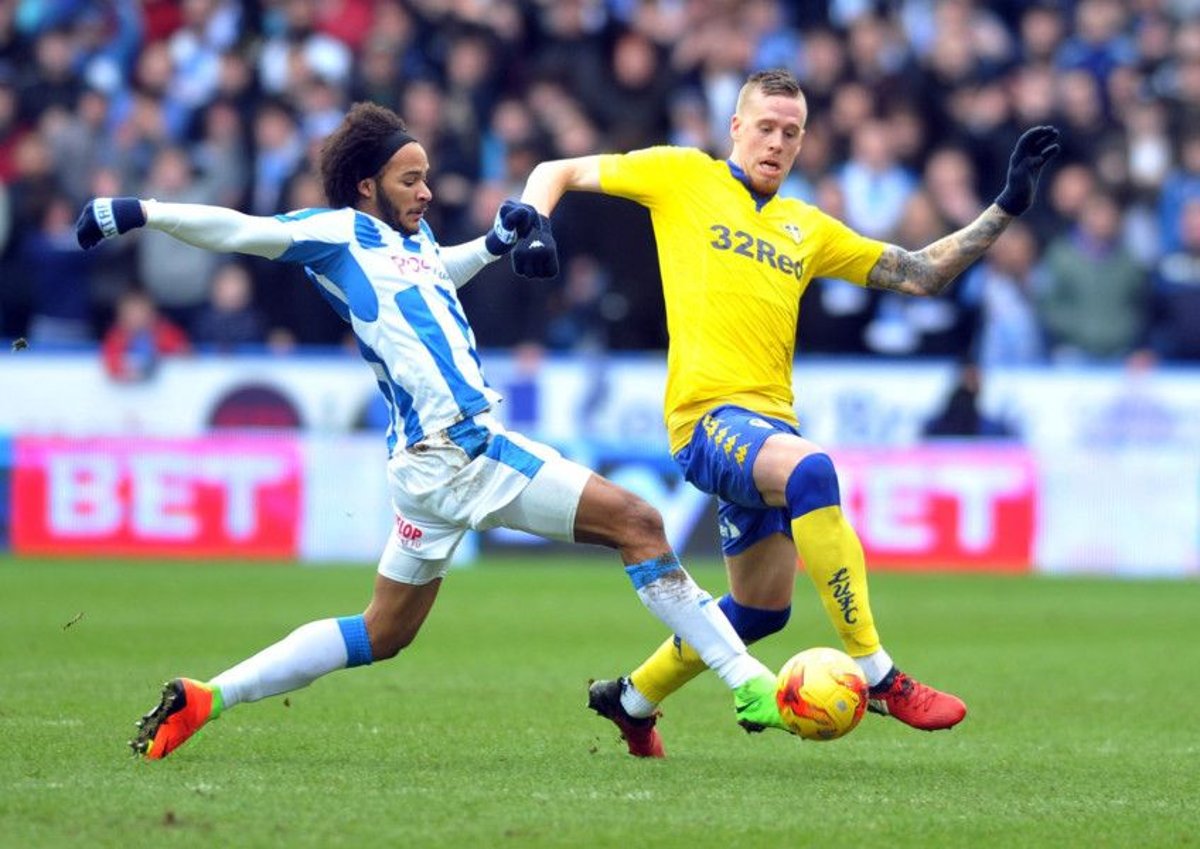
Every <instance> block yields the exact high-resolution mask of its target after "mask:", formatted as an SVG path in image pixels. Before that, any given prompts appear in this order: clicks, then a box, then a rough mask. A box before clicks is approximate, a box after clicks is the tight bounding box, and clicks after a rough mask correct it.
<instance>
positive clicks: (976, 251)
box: [867, 204, 1012, 295]
mask: <svg viewBox="0 0 1200 849" xmlns="http://www.w3.org/2000/svg"><path fill="white" fill-rule="evenodd" d="M1010 221H1012V216H1011V215H1009V214H1008V213H1007V212H1005V211H1004V210H1002V209H1001V208H1000V207H998V206H996V205H995V204H993V205H991V206H989V207H988V208H987V209H985V210H984V211H983V213H982V214H981V215H980V216H979V217H978V218H976V219H975V220H974V221H972V222H971V223H970V224H968V225H967V226H966V227H964V228H962V229H961V230H959V231H958V232H956V233H951V234H950V235H949V236H946V237H944V238H942V239H938V240H937V241H936V242H934V243H933V244H932V245H929V246H928V247H926V248H924V249H922V250H919V251H906V250H904V248H898V247H896V246H895V245H888V247H887V248H886V249H885V250H884V252H883V254H882V255H881V256H880V257H879V260H878V261H877V262H876V263H875V265H874V267H872V268H871V273H870V274H869V275H868V276H867V285H868V286H870V287H871V288H872V289H889V290H891V291H893V292H903V293H904V294H906V295H938V294H941V292H942V291H943V290H944V289H945V288H946V287H947V286H949V285H950V283H951V281H953V280H954V278H955V277H957V276H958V275H959V274H961V273H962V271H963V269H965V268H966V267H967V266H968V265H970V264H971V263H973V262H974V261H975V260H977V259H978V258H979V257H980V255H982V254H983V252H984V251H986V250H987V249H988V248H989V247H991V245H992V243H993V242H994V241H996V239H997V238H998V237H999V236H1000V234H1001V233H1003V232H1004V228H1005V227H1007V226H1008V224H1009V222H1010Z"/></svg>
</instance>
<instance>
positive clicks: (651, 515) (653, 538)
mask: <svg viewBox="0 0 1200 849" xmlns="http://www.w3.org/2000/svg"><path fill="white" fill-rule="evenodd" d="M617 523H618V526H617V529H616V534H617V543H618V544H619V545H628V546H633V545H653V544H656V543H658V542H660V541H661V540H664V539H666V531H665V530H664V528H663V520H662V514H661V513H659V512H658V510H656V509H655V508H654V507H653V506H652V505H651V504H650V503H649V502H647V501H644V500H643V499H641V498H638V497H637V496H636V495H634V494H633V493H631V492H630V493H626V496H625V499H624V501H623V503H622V505H621V509H620V511H619V517H618V518H617Z"/></svg>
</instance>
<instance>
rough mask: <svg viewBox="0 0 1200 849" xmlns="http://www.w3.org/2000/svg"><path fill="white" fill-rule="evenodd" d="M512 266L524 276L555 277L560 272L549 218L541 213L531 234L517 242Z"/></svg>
mask: <svg viewBox="0 0 1200 849" xmlns="http://www.w3.org/2000/svg"><path fill="white" fill-rule="evenodd" d="M512 267H513V271H515V272H516V273H517V274H520V275H521V276H522V277H554V276H555V275H556V274H558V248H557V247H556V246H555V244H554V233H553V232H552V231H551V229H550V219H549V218H547V217H546V216H544V215H539V216H538V217H537V223H536V224H534V225H533V229H532V230H531V231H530V232H529V235H528V236H526V237H525V238H524V239H522V240H521V241H520V242H518V243H517V247H516V250H514V251H513V252H512Z"/></svg>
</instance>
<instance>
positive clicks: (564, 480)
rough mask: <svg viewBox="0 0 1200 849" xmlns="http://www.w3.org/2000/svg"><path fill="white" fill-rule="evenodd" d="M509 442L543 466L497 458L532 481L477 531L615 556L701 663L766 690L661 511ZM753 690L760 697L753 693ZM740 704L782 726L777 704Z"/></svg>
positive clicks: (731, 680)
mask: <svg viewBox="0 0 1200 849" xmlns="http://www.w3.org/2000/svg"><path fill="white" fill-rule="evenodd" d="M505 438H506V439H507V440H508V441H509V444H510V446H512V447H513V448H515V449H518V450H519V451H523V452H528V453H530V454H531V455H532V456H533V457H535V458H537V461H538V462H536V463H533V462H529V461H526V460H523V459H522V458H521V457H520V456H519V455H518V454H516V453H508V454H507V455H505V452H500V451H497V452H495V453H496V454H497V455H498V456H501V457H502V458H504V459H503V462H510V463H512V464H513V465H514V466H515V467H520V468H525V469H527V470H530V471H531V473H532V474H531V477H530V480H529V481H528V483H527V484H526V485H525V486H524V488H523V489H522V491H521V492H520V493H519V494H518V495H517V496H516V497H515V498H514V499H513V500H512V501H511V502H510V503H508V504H505V505H504V506H503V507H501V508H499V509H497V510H496V511H494V512H493V513H492V514H491V515H490V516H489V517H488V518H487V520H486V522H484V523H482V524H481V523H478V522H473V523H472V524H473V526H475V527H487V526H492V525H496V524H502V525H504V526H505V527H510V528H517V529H519V530H525V531H528V532H530V533H534V534H537V535H539V536H542V537H546V538H548V539H557V540H563V541H569V542H589V543H596V544H599V545H605V546H607V547H610V548H614V549H616V550H617V551H618V552H619V553H620V555H621V559H622V561H623V562H624V563H625V566H626V572H627V574H628V575H629V577H630V580H631V581H632V582H633V584H634V588H635V589H636V590H637V593H638V596H639V598H641V600H642V602H643V603H644V604H645V605H646V606H647V608H649V610H650V611H651V612H652V613H653V614H654V615H655V616H657V617H658V618H659V619H660V620H661V621H663V622H664V623H666V624H667V625H668V627H670V628H671V629H672V630H674V631H676V632H677V633H681V634H683V635H684V636H685V638H688V639H694V640H695V641H696V643H695V644H696V645H697V647H698V655H699V656H700V657H702V658H703V659H704V662H705V663H706V665H709V666H712V667H713V668H714V669H715V670H716V671H717V673H718V675H719V676H721V678H722V679H723V680H724V681H725V682H726V683H727V684H728V685H729V686H730V687H731V688H734V689H735V690H739V688H744V687H746V686H747V684H748V683H749V682H757V686H758V687H759V689H761V684H762V681H763V680H764V679H765V678H767V677H769V676H770V671H769V670H767V669H766V667H764V666H763V665H762V664H761V663H759V662H758V661H757V660H755V659H754V658H753V657H751V656H750V655H749V653H748V652H747V651H746V648H745V645H744V644H743V643H742V641H741V640H740V639H738V637H737V634H736V633H735V632H734V631H733V629H732V628H731V627H730V625H729V622H728V621H727V620H726V618H725V617H724V615H723V614H722V613H721V610H720V608H719V607H718V606H717V605H713V604H710V602H711V600H712V599H711V596H709V595H708V594H707V593H705V592H704V591H703V590H701V589H700V588H699V587H698V586H697V585H696V584H695V582H694V581H693V580H692V578H691V576H690V575H688V573H687V572H686V571H685V570H684V569H683V567H682V566H681V565H680V563H679V560H678V558H677V557H676V556H675V553H674V552H673V551H672V550H671V547H670V544H669V543H668V542H667V539H666V534H665V532H664V530H663V525H662V517H661V515H660V514H659V513H658V511H657V510H655V509H654V508H653V507H652V506H651V505H649V504H648V503H646V502H645V501H644V500H642V499H641V498H639V497H637V496H636V495H634V494H633V493H631V492H629V491H628V490H625V489H623V488H621V487H619V486H616V485H615V484H613V483H612V482H610V481H607V480H605V479H604V478H602V477H600V476H598V475H595V474H594V473H592V472H591V471H590V470H589V469H586V468H584V467H583V466H580V465H579V464H577V463H572V462H570V461H568V460H565V459H563V458H562V457H560V456H558V455H557V454H556V453H554V452H553V451H552V450H551V449H548V448H547V447H546V446H543V445H540V444H539V443H535V442H532V441H530V440H526V439H524V438H523V437H521V436H520V435H519V434H514V433H509V434H507V435H506V437H505ZM508 450H509V449H506V451H508ZM750 689H751V690H754V692H755V693H757V692H758V689H755V685H752V686H751V687H750ZM741 701H742V702H747V703H748V702H751V701H753V702H754V704H752V705H750V706H749V707H750V709H751V710H758V711H759V712H761V713H762V717H761V718H762V719H763V720H765V722H764V723H763V724H778V721H779V719H778V710H777V709H776V708H775V706H774V703H773V701H772V703H771V704H770V705H769V706H767V707H764V706H760V705H758V703H757V697H756V698H755V699H750V698H749V697H745V698H743V699H742V700H741ZM768 707H769V709H768ZM744 712H745V710H744V709H743V713H744ZM755 715H756V716H757V715H758V714H755ZM618 724H620V723H618ZM622 730H625V729H622Z"/></svg>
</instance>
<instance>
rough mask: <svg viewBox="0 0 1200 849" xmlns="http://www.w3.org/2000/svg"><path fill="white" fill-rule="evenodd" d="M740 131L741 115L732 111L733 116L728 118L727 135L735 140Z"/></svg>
mask: <svg viewBox="0 0 1200 849" xmlns="http://www.w3.org/2000/svg"><path fill="white" fill-rule="evenodd" d="M741 132H742V117H741V116H740V115H738V113H736V112H734V113H733V117H732V118H730V119H729V137H730V138H731V139H733V140H734V141H737V139H738V136H739V135H740V134H741Z"/></svg>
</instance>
